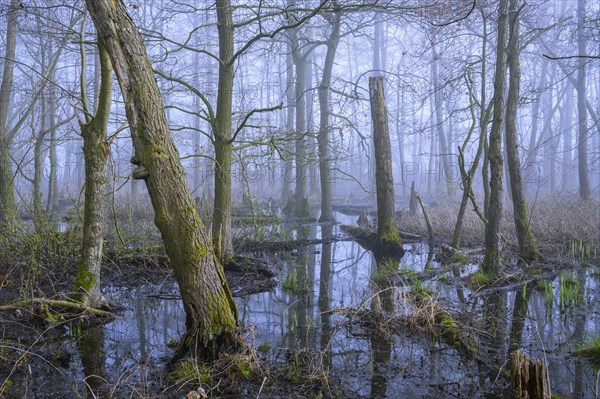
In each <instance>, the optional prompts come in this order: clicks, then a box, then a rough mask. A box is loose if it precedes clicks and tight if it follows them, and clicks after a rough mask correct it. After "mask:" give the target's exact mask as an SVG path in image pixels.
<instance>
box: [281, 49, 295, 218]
mask: <svg viewBox="0 0 600 399" xmlns="http://www.w3.org/2000/svg"><path fill="white" fill-rule="evenodd" d="M293 51H294V50H293V44H292V43H291V40H290V42H289V43H288V55H287V57H286V65H285V66H286V82H285V99H286V117H285V132H286V134H287V135H288V138H289V139H290V140H291V139H292V138H293V136H294V117H295V115H296V101H295V97H294V89H293V87H294V59H293V57H292V52H293ZM291 146H292V145H291V143H290V141H286V143H285V147H286V150H287V151H286V152H287V153H288V154H291V153H292V149H291ZM293 168H294V167H293V165H292V157H291V156H289V155H288V156H287V157H286V158H285V160H284V161H283V185H282V187H281V200H282V201H281V202H282V204H283V206H286V205H287V204H288V203H289V202H290V201H292V202H293V198H290V192H291V191H292V190H291V182H292V169H293Z"/></svg>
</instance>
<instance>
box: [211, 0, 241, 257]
mask: <svg viewBox="0 0 600 399" xmlns="http://www.w3.org/2000/svg"><path fill="white" fill-rule="evenodd" d="M217 21H218V30H219V58H220V59H221V62H220V63H219V86H218V87H219V88H218V94H217V115H216V119H215V122H214V145H215V202H214V208H213V220H212V223H213V224H212V236H213V246H214V248H215V252H216V254H217V256H218V257H219V259H220V260H221V261H223V260H224V259H225V257H227V256H229V255H232V254H233V243H232V239H231V158H232V152H233V148H232V142H231V113H232V101H233V78H234V74H235V71H234V65H233V21H232V10H231V3H230V1H229V0H218V1H217Z"/></svg>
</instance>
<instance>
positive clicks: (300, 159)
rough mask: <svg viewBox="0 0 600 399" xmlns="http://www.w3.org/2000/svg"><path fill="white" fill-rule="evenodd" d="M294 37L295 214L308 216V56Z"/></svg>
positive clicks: (293, 35)
mask: <svg viewBox="0 0 600 399" xmlns="http://www.w3.org/2000/svg"><path fill="white" fill-rule="evenodd" d="M292 37H293V41H292V43H293V45H294V50H293V53H292V55H293V57H294V65H295V67H296V92H295V103H296V139H295V140H296V147H295V152H296V154H295V158H296V187H295V191H296V193H295V194H296V195H295V212H294V213H295V214H296V216H299V217H302V216H308V215H305V214H303V212H302V210H303V206H302V204H303V202H304V200H305V199H306V198H307V195H306V169H307V168H306V137H305V134H306V131H305V130H306V114H305V110H306V107H305V104H306V103H305V101H306V96H305V95H304V88H305V87H306V58H305V55H304V54H303V53H302V50H301V49H300V43H299V41H298V37H297V33H296V32H295V30H294V33H293V34H292Z"/></svg>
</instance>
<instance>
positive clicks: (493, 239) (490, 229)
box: [481, 0, 508, 276]
mask: <svg viewBox="0 0 600 399" xmlns="http://www.w3.org/2000/svg"><path fill="white" fill-rule="evenodd" d="M498 12H499V16H498V43H497V48H496V72H495V76H494V100H493V101H494V114H493V119H492V130H491V132H490V144H489V149H488V159H489V162H490V199H489V205H488V209H487V214H486V216H487V220H488V223H487V225H486V228H485V256H484V258H483V263H482V265H481V267H482V269H483V271H484V272H485V273H486V274H489V275H494V276H496V275H499V274H500V273H501V272H502V263H501V261H500V224H501V221H502V195H503V194H502V173H503V170H502V125H503V122H504V108H505V107H504V87H505V80H506V36H507V26H508V22H507V20H508V0H500V9H499V11H498Z"/></svg>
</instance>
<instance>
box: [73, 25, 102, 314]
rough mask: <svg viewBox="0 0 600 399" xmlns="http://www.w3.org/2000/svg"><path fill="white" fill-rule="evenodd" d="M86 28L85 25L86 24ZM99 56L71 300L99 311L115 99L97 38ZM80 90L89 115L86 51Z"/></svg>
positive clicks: (85, 130)
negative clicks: (80, 244) (80, 241)
mask: <svg viewBox="0 0 600 399" xmlns="http://www.w3.org/2000/svg"><path fill="white" fill-rule="evenodd" d="M84 24H85V21H84ZM98 53H99V55H100V89H99V98H98V101H97V104H98V106H97V109H96V115H95V116H94V117H90V116H89V114H88V115H86V123H85V124H82V126H81V136H82V137H83V157H84V160H85V204H84V214H83V247H82V250H81V260H80V261H79V265H78V267H77V276H76V277H75V284H74V286H73V294H72V296H71V298H72V299H74V300H76V301H79V302H81V303H83V304H84V305H86V306H92V307H97V306H99V305H101V304H103V303H105V302H106V300H105V298H104V297H103V295H102V293H101V292H100V288H101V286H100V270H101V267H102V248H103V244H104V218H105V215H106V198H105V195H106V187H107V183H108V181H107V178H106V159H107V157H108V152H109V145H108V142H107V139H106V132H107V129H106V127H107V125H108V118H109V116H110V105H111V96H112V66H111V63H110V58H109V56H108V53H107V52H106V49H105V47H104V44H103V41H102V38H101V37H100V36H98ZM81 54H82V63H81V68H82V73H81V78H82V82H81V88H82V93H83V95H82V101H83V102H84V105H83V108H84V111H86V113H87V109H88V107H87V96H86V95H85V68H86V66H85V50H84V49H82V51H81Z"/></svg>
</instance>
